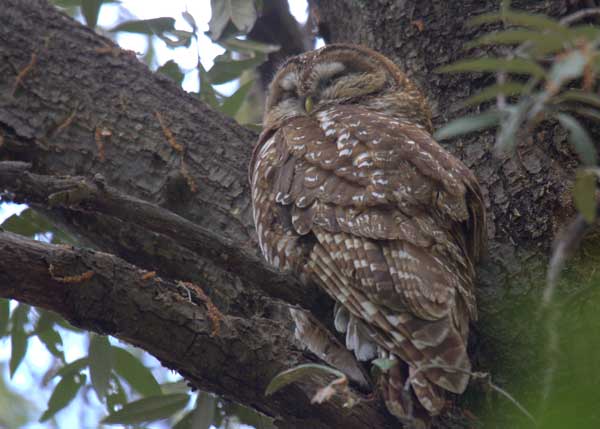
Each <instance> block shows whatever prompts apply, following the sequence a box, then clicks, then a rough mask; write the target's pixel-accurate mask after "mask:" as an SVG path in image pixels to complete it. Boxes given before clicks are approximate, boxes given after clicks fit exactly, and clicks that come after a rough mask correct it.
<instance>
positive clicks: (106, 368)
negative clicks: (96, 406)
mask: <svg viewBox="0 0 600 429" xmlns="http://www.w3.org/2000/svg"><path fill="white" fill-rule="evenodd" d="M113 361H114V358H113V349H112V347H111V345H110V342H109V341H108V337H106V336H104V335H102V336H101V335H96V334H91V336H90V346H89V348H88V363H89V368H90V377H91V379H92V386H93V387H94V390H95V391H96V394H97V395H98V399H100V401H101V402H102V401H104V399H105V398H106V392H107V391H108V387H109V381H110V374H111V372H112V370H113Z"/></svg>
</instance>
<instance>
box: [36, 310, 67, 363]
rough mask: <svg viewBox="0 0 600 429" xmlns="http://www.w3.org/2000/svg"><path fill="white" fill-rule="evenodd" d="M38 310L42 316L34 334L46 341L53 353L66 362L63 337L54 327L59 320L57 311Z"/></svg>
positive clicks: (45, 343)
mask: <svg viewBox="0 0 600 429" xmlns="http://www.w3.org/2000/svg"><path fill="white" fill-rule="evenodd" d="M37 312H38V313H39V315H40V317H39V318H38V320H37V323H36V324H35V329H34V334H35V335H37V337H38V338H39V339H40V341H41V342H42V343H44V345H45V346H46V348H47V349H48V351H49V352H50V353H52V355H54V356H55V357H57V358H59V359H60V360H61V361H63V362H64V360H65V355H64V353H63V342H62V337H61V336H60V334H59V333H58V331H56V330H55V329H54V325H55V323H56V322H57V321H58V320H59V317H58V316H57V315H56V314H55V313H52V312H50V311H46V310H41V309H37Z"/></svg>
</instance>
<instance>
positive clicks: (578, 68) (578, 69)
mask: <svg viewBox="0 0 600 429" xmlns="http://www.w3.org/2000/svg"><path fill="white" fill-rule="evenodd" d="M586 64H587V58H586V57H585V55H583V53H581V51H579V50H576V51H572V52H570V53H569V54H568V55H566V56H565V57H564V58H562V59H560V60H559V61H556V62H555V63H554V65H553V66H552V68H551V69H550V72H549V73H548V83H549V84H550V85H552V86H553V88H555V89H558V88H560V86H561V85H562V84H563V83H565V82H568V81H570V80H573V79H577V78H578V77H581V75H582V74H583V69H584V68H585V65H586Z"/></svg>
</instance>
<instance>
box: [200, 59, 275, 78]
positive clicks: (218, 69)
mask: <svg viewBox="0 0 600 429" xmlns="http://www.w3.org/2000/svg"><path fill="white" fill-rule="evenodd" d="M265 60H266V56H265V55H264V54H260V53H259V54H256V56H255V57H254V58H249V59H247V60H219V59H218V58H217V59H215V63H214V65H213V66H212V67H211V69H210V70H209V71H208V78H209V79H210V81H211V83H212V84H213V85H218V84H221V83H225V82H229V81H230V80H233V79H236V78H238V77H240V75H241V74H242V73H243V72H244V71H245V70H248V69H253V68H256V67H258V66H259V65H261V64H262V63H264V62H265Z"/></svg>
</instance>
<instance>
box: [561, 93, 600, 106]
mask: <svg viewBox="0 0 600 429" xmlns="http://www.w3.org/2000/svg"><path fill="white" fill-rule="evenodd" d="M566 101H575V102H579V103H585V104H589V105H590V106H594V107H600V96H598V95H596V94H594V93H593V92H588V91H581V90H578V89H570V90H568V91H564V92H562V93H561V94H560V95H557V96H556V97H554V98H553V99H552V102H553V103H554V104H559V103H563V102H566Z"/></svg>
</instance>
